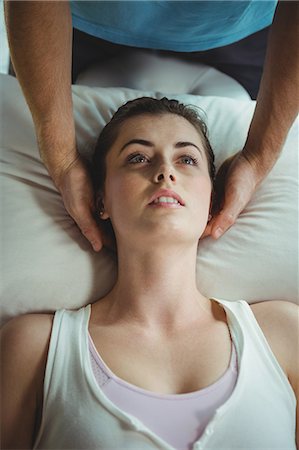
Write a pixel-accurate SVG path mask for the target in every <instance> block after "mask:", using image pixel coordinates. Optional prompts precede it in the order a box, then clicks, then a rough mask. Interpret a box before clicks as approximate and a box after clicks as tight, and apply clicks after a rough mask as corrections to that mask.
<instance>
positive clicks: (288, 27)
mask: <svg viewBox="0 0 299 450" xmlns="http://www.w3.org/2000/svg"><path fill="white" fill-rule="evenodd" d="M4 6H5V17H6V24H7V33H8V39H9V45H10V53H11V58H12V62H13V65H14V69H15V72H16V74H17V77H18V80H19V82H20V84H21V86H22V89H23V92H24V95H25V98H26V100H27V103H28V105H29V108H30V110H31V113H32V117H33V120H34V124H35V129H36V135H37V140H38V144H39V149H40V153H41V157H42V160H43V162H44V164H45V165H46V167H47V169H48V171H49V174H50V175H51V177H52V179H53V181H54V183H55V184H56V186H57V188H58V189H59V191H60V193H61V195H62V198H63V201H64V204H65V207H66V209H67V211H68V213H69V214H70V215H71V216H72V218H73V219H74V221H75V222H76V223H77V225H78V227H79V228H80V230H81V232H82V233H83V234H84V236H86V238H87V239H88V240H89V241H90V243H91V244H92V246H93V248H94V250H96V251H98V250H100V249H101V247H102V237H101V234H100V231H99V228H98V227H97V226H96V223H95V221H94V219H93V215H92V214H93V212H94V209H95V206H94V193H93V189H92V184H91V181H90V177H89V174H88V171H87V170H86V167H85V166H84V164H83V162H82V160H81V158H80V156H79V153H78V151H77V148H76V142H75V126H74V119H73V112H72V98H71V53H72V42H71V37H72V25H71V13H70V8H69V3H68V2H63V1H55V2H46V1H26V2H23V1H21V2H19V1H13V2H12V1H5V2H4ZM298 15H299V2H297V1H295V2H293V1H280V2H278V7H277V9H276V14H275V18H274V21H273V24H272V26H271V34H270V38H269V41H268V48H267V56H266V61H265V66H264V72H263V77H262V81H261V85H260V90H259V94H258V99H257V105H256V109H255V112H254V116H253V119H252V122H251V125H250V129H249V133H248V137H247V140H246V143H245V146H244V149H243V150H242V151H241V153H239V154H238V155H236V157H235V158H234V159H233V160H230V167H229V169H228V171H227V177H226V180H225V187H224V190H223V191H222V192H220V193H219V196H220V197H221V198H220V199H219V203H221V204H223V206H222V208H221V209H220V211H219V213H218V214H217V215H216V216H215V217H214V218H213V220H212V221H211V222H210V223H209V225H208V227H207V228H206V230H205V234H204V235H205V236H208V235H211V236H212V237H213V238H214V239H217V238H219V237H220V236H221V235H222V234H223V233H225V231H227V230H228V229H229V227H231V226H232V225H233V224H234V223H235V221H236V219H237V217H238V215H239V214H240V212H241V211H242V210H243V209H244V208H245V206H246V205H247V203H248V202H249V201H250V199H251V197H252V195H253V193H254V191H255V189H256V188H257V186H258V185H259V184H260V183H261V182H262V181H263V179H264V178H265V177H266V176H267V174H268V173H269V171H270V170H271V169H272V167H273V166H274V164H275V162H276V161H277V159H278V157H279V154H280V152H281V149H282V146H283V143H284V141H285V139H286V137H287V134H288V131H289V129H290V127H291V125H292V123H293V121H294V119H295V117H296V115H297V113H298V82H299V79H298V78H299V76H298V74H299V67H298V66H299V58H298V26H297V24H298V20H299V18H298ZM54 62H55V63H54Z"/></svg>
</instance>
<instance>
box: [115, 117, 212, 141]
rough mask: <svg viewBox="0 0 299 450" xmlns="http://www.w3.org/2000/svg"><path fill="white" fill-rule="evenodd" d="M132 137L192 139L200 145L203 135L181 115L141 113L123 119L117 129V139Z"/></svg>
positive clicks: (172, 139)
mask: <svg viewBox="0 0 299 450" xmlns="http://www.w3.org/2000/svg"><path fill="white" fill-rule="evenodd" d="M132 137H139V138H141V137H142V138H144V139H145V138H147V139H148V140H151V141H153V142H155V140H156V139H167V140H168V141H169V142H171V141H174V142H176V141H180V140H187V138H188V140H191V139H192V140H193V141H196V142H195V143H197V144H199V145H202V143H203V135H202V133H200V131H199V130H198V129H197V128H195V126H194V125H193V124H192V123H190V122H189V121H188V120H187V119H185V118H184V117H182V116H178V115H176V114H172V113H163V114H142V115H139V116H135V117H130V118H129V119H127V120H125V121H124V122H123V123H122V124H121V126H120V129H119V132H118V137H117V139H116V143H117V141H123V140H126V139H129V138H132Z"/></svg>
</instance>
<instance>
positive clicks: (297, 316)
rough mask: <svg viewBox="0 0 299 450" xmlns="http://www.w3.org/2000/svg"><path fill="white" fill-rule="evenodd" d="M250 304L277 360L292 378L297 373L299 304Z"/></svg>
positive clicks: (273, 302)
mask: <svg viewBox="0 0 299 450" xmlns="http://www.w3.org/2000/svg"><path fill="white" fill-rule="evenodd" d="M250 306H251V309H252V312H253V314H254V315H255V317H256V319H257V321H258V323H259V325H260V327H261V329H262V331H263V333H264V335H265V337H266V339H267V341H268V343H269V345H270V347H271V349H272V351H273V353H274V354H275V356H276V358H277V359H278V362H279V363H280V365H281V366H282V368H283V369H284V371H285V372H286V374H287V375H288V376H289V377H290V378H293V377H294V376H295V373H298V361H299V357H298V356H299V355H298V352H299V348H298V338H299V306H298V305H296V304H294V303H291V302H286V301H267V302H261V303H254V304H252V305H250Z"/></svg>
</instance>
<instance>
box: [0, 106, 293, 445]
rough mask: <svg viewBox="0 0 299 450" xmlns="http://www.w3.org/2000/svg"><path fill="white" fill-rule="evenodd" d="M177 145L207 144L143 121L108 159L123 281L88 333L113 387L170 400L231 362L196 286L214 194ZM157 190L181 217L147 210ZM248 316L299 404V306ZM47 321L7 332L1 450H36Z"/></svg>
mask: <svg viewBox="0 0 299 450" xmlns="http://www.w3.org/2000/svg"><path fill="white" fill-rule="evenodd" d="M132 139H142V140H145V141H148V142H149V143H150V145H141V144H131V145H129V146H127V147H126V148H125V149H124V150H123V151H122V152H121V153H120V150H121V149H122V147H123V146H124V145H125V144H127V143H128V142H129V141H131V140H132ZM179 142H191V143H193V144H195V145H196V146H197V147H198V148H199V149H201V148H202V141H201V137H200V136H199V135H198V133H197V131H196V130H195V128H193V126H192V125H191V124H190V123H189V122H187V121H186V120H185V119H183V118H181V117H178V116H175V115H172V114H167V115H163V116H158V117H157V116H156V117H153V116H149V115H143V116H139V117H137V118H134V119H130V120H127V121H126V122H125V124H124V125H123V126H122V129H121V132H120V134H119V137H118V139H117V141H116V142H115V144H114V145H113V147H112V148H111V149H110V152H109V153H108V155H107V178H106V183H105V192H104V193H103V198H102V201H103V203H104V214H103V216H102V217H103V220H106V219H107V218H108V217H109V218H110V219H111V221H112V222H113V225H114V228H115V234H116V237H117V246H118V279H117V282H116V284H115V286H114V287H113V289H112V290H111V292H110V293H109V294H108V295H106V296H105V297H104V298H102V299H101V300H100V301H98V302H96V303H95V304H93V305H92V313H91V318H90V323H89V332H90V334H91V336H92V338H93V341H94V343H95V346H96V347H97V348H98V349H99V351H100V354H101V356H102V358H103V359H104V361H105V362H106V364H107V365H108V366H109V367H110V369H111V370H112V371H113V372H114V373H115V374H116V375H117V376H119V377H121V378H123V379H125V380H126V381H128V382H130V383H133V384H135V385H137V386H140V387H142V388H144V389H148V390H151V391H154V392H160V393H172V394H173V393H185V392H191V391H195V390H198V389H201V388H204V387H206V386H208V385H210V384H211V383H213V382H215V381H216V380H217V379H218V378H219V377H220V376H221V375H222V374H223V373H224V372H225V370H226V369H227V366H228V364H229V360H230V353H231V339H230V334H229V331H228V326H227V321H226V314H225V312H224V310H223V308H222V307H221V306H220V305H219V304H218V303H216V302H214V301H210V300H209V299H208V298H206V297H205V296H204V295H202V294H201V292H200V290H199V288H198V286H197V285H196V276H195V269H196V249H197V245H198V239H199V237H200V235H201V234H202V232H203V231H204V229H205V226H206V223H207V217H208V213H209V208H210V198H211V188H212V186H211V182H210V179H209V174H208V166H207V161H206V159H205V156H203V157H201V156H200V152H199V151H198V150H197V149H196V148H195V147H193V146H191V145H188V146H184V147H180V148H177V144H178V143H179ZM136 153H137V154H138V155H137V154H136ZM186 155H188V156H187V157H186ZM190 156H191V158H196V159H197V160H198V164H197V165H194V164H192V162H191V159H190ZM131 158H133V161H135V164H132V163H129V161H131V162H132V159H131ZM161 175H163V176H161ZM162 188H168V189H169V188H170V189H172V190H174V191H175V192H176V193H178V194H179V195H180V196H181V197H182V198H183V200H184V202H185V206H183V207H178V208H166V207H165V205H164V206H163V205H162V206H160V207H158V208H155V207H152V206H150V205H149V202H150V199H151V198H152V195H153V194H154V193H156V192H157V191H158V190H160V189H162ZM198 224H200V226H198ZM252 310H253V312H254V314H255V316H256V318H257V320H258V322H259V323H260V326H261V327H262V330H263V332H264V334H265V336H266V338H267V340H268V342H269V344H270V346H271V348H272V350H273V352H274V354H275V356H276V358H277V360H278V362H279V364H280V365H281V367H282V369H283V370H284V372H285V373H286V375H287V376H288V378H289V380H290V383H291V385H292V387H293V389H294V392H295V393H296V395H297V398H298V373H299V371H298V366H297V361H298V358H297V357H296V355H298V345H297V341H298V320H297V319H298V307H297V306H296V305H294V304H292V303H287V302H277V301H275V302H271V301H269V302H264V303H256V304H254V305H252ZM52 320H53V315H49V314H44V315H41V314H31V315H25V316H22V317H19V318H16V319H14V320H12V321H11V322H9V323H8V324H7V325H6V326H5V327H4V328H3V330H2V336H1V342H2V351H1V370H2V374H1V396H2V407H3V411H5V414H4V415H3V421H2V422H3V424H2V447H3V448H6V449H13V448H18V449H28V448H32V445H33V442H34V439H35V436H36V431H37V430H38V427H39V424H40V419H41V408H42V396H43V394H42V392H43V377H44V372H45V365H46V359H47V351H48V346H49V339H50V333H51V326H52ZM137 341H138V343H139V345H138V346H136V342H137ZM207 342H208V343H209V345H207ZM141 349H142V351H141ZM157 371H159V377H156V376H155V375H154V374H155V373H157ZM157 378H158V379H157ZM24 412H26V413H25V414H24ZM297 429H298V426H297ZM16 430H18V433H16ZM297 439H298V436H297Z"/></svg>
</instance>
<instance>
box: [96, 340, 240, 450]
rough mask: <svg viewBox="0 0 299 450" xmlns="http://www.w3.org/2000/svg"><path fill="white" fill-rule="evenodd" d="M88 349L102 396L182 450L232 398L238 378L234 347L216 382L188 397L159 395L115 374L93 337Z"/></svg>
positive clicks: (195, 438) (185, 395)
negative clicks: (223, 371)
mask: <svg viewBox="0 0 299 450" xmlns="http://www.w3.org/2000/svg"><path fill="white" fill-rule="evenodd" d="M89 350H90V355H91V364H92V369H93V373H94V375H95V378H96V380H97V382H98V384H99V385H100V387H101V389H102V391H103V393H104V394H105V395H106V396H107V397H108V398H109V399H110V400H111V401H112V402H113V403H114V405H116V406H117V407H118V408H120V409H122V410H123V411H126V412H127V413H129V414H130V415H132V416H134V417H136V418H137V419H139V420H140V421H141V422H142V423H143V424H144V425H145V426H147V427H148V428H149V429H150V430H152V431H153V432H154V433H155V434H156V435H157V436H160V438H161V439H163V440H165V441H166V442H168V444H170V445H172V446H173V447H174V448H176V449H180V450H189V449H192V445H193V444H194V442H195V441H196V440H198V439H199V437H200V436H201V435H202V433H203V431H204V429H205V427H206V426H207V424H208V423H209V422H210V420H211V419H212V417H213V415H214V414H215V411H216V409H217V408H219V407H220V406H221V405H222V404H223V403H224V402H225V401H226V400H227V399H228V398H229V397H230V396H231V394H232V392H233V390H234V387H235V385H236V381H237V376H238V371H237V355H236V350H235V346H234V345H232V350H231V358H230V364H229V367H228V369H227V370H226V371H225V373H224V374H223V375H222V376H221V377H220V378H219V379H218V380H217V381H216V382H215V383H212V384H210V385H209V386H207V387H206V388H204V389H200V390H197V391H194V392H189V393H186V394H179V395H176V394H158V393H156V392H151V391H148V390H145V389H141V388H140V387H137V386H135V385H133V384H131V383H128V382H126V381H125V380H123V379H121V378H119V377H118V376H117V375H115V374H114V373H113V372H112V371H111V370H110V369H109V367H107V365H106V364H105V362H104V361H103V359H102V358H101V355H100V354H99V353H98V351H97V349H96V348H95V346H94V343H93V341H92V339H91V337H90V340H89Z"/></svg>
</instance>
